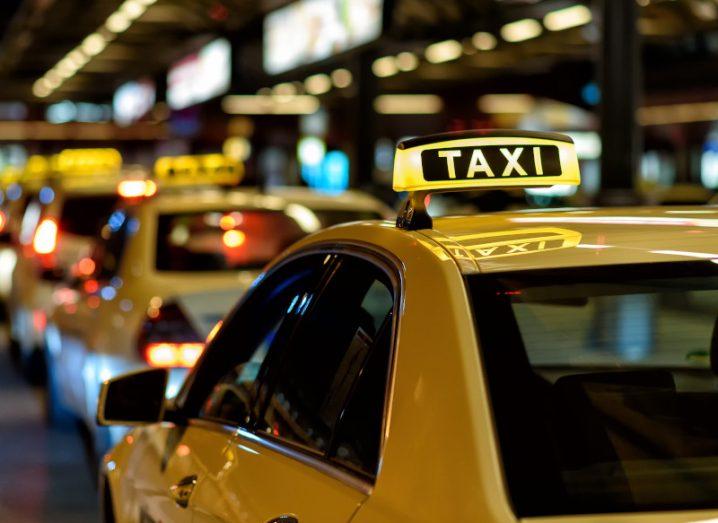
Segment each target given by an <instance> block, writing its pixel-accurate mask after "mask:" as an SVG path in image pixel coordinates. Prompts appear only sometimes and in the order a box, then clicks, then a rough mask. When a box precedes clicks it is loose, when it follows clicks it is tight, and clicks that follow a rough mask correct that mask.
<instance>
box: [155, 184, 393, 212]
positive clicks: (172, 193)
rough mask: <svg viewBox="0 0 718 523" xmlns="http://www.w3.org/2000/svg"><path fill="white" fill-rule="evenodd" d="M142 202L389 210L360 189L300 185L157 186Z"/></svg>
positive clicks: (181, 207)
mask: <svg viewBox="0 0 718 523" xmlns="http://www.w3.org/2000/svg"><path fill="white" fill-rule="evenodd" d="M143 204H144V205H147V206H149V207H151V208H155V209H157V210H158V211H159V212H175V211H178V212H181V211H189V210H194V209H210V208H212V207H215V208H225V207H227V208H233V207H236V208H245V209H247V208H249V209H269V210H284V209H286V208H287V206H288V205H290V204H298V205H302V206H305V207H308V208H310V209H314V210H320V209H321V210H345V211H373V212H376V213H379V214H382V215H386V214H387V213H388V212H390V210H389V209H388V207H386V206H385V205H384V204H382V203H381V202H380V201H379V200H377V199H376V198H374V197H372V196H370V195H367V194H365V193H361V192H359V191H351V194H349V195H346V194H342V195H336V196H333V195H330V194H323V193H319V192H317V191H312V190H310V189H301V188H297V189H290V188H277V189H270V190H267V191H259V190H258V189H256V188H252V187H248V188H234V189H223V188H218V187H201V186H200V187H186V188H181V187H176V188H160V190H159V191H158V193H157V194H156V195H155V196H153V197H151V198H148V199H147V200H146V201H145V202H143Z"/></svg>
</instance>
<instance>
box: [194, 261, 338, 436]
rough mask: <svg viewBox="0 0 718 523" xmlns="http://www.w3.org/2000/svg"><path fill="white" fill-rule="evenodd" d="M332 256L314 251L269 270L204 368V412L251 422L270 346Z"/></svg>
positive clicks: (309, 294) (217, 342) (280, 339)
mask: <svg viewBox="0 0 718 523" xmlns="http://www.w3.org/2000/svg"><path fill="white" fill-rule="evenodd" d="M331 261H332V257H331V256H326V255H312V256H306V257H302V258H300V259H299V260H296V261H293V262H290V263H288V264H286V265H285V266H282V267H280V268H279V269H277V271H276V272H274V273H272V274H270V275H269V276H268V277H267V278H266V279H265V280H263V281H262V282H261V284H260V285H259V286H258V287H257V289H256V290H255V291H254V292H253V293H252V295H251V296H250V298H249V300H248V301H247V302H246V303H245V304H244V305H243V306H242V307H241V308H240V309H239V310H238V311H237V312H236V313H235V314H234V315H233V316H232V317H231V318H230V319H229V320H228V321H227V322H226V324H225V325H224V326H223V328H222V330H221V331H220V334H219V335H218V337H217V338H216V340H215V341H214V342H213V344H212V346H211V349H210V351H209V354H208V357H207V358H206V363H205V362H203V363H202V365H203V368H202V369H200V375H201V376H203V378H202V380H200V383H201V382H202V381H204V382H205V383H207V384H208V386H207V387H205V388H209V391H208V393H207V392H200V394H201V395H205V396H206V399H205V400H204V401H203V403H202V406H201V408H200V412H199V417H201V418H204V419H210V420H213V421H218V422H221V423H224V424H229V425H238V426H244V427H247V426H248V425H249V423H250V420H251V417H252V413H253V411H254V408H255V404H256V402H257V398H258V392H259V378H260V375H261V374H260V372H261V371H262V369H263V367H264V366H265V365H264V364H265V361H266V360H267V356H268V354H269V351H270V348H272V347H275V349H276V347H278V346H280V345H282V344H283V343H284V342H285V338H286V334H285V335H284V337H283V336H280V333H281V331H282V330H283V329H284V330H286V329H287V328H289V326H290V325H291V324H292V322H293V321H294V319H295V318H296V312H297V310H298V306H297V304H300V303H303V302H307V301H308V300H311V299H312V298H313V295H314V290H315V288H316V286H317V285H318V284H319V281H320V280H321V278H322V276H323V274H324V271H325V270H326V268H327V267H328V266H329V265H330V263H331Z"/></svg>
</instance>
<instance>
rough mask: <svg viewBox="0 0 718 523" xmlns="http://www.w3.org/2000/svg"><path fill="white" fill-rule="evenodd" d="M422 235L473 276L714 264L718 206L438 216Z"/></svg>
mask: <svg viewBox="0 0 718 523" xmlns="http://www.w3.org/2000/svg"><path fill="white" fill-rule="evenodd" d="M422 233H424V234H425V235H426V236H427V237H430V238H432V239H433V240H434V241H436V242H437V243H439V244H440V245H442V246H443V247H444V248H445V249H446V250H447V252H449V253H450V254H451V255H452V256H453V257H455V258H456V260H457V261H458V262H459V263H460V266H461V268H462V271H463V272H465V273H467V274H470V273H473V272H508V271H520V270H529V269H541V268H543V269H548V268H561V267H580V266H585V265H616V264H623V263H643V262H646V263H651V262H658V261H680V260H681V259H683V260H687V259H712V258H716V257H718V256H716V255H715V254H713V253H712V252H711V249H710V248H707V247H706V246H708V245H712V244H713V243H714V242H715V241H716V240H718V207H709V206H706V207H700V206H699V207H696V206H693V207H688V206H687V207H640V208H604V209H566V210H558V211H555V210H551V211H522V212H506V213H503V212H502V213H495V214H484V215H477V216H457V217H447V218H438V219H435V220H434V228H433V229H431V230H426V231H422Z"/></svg>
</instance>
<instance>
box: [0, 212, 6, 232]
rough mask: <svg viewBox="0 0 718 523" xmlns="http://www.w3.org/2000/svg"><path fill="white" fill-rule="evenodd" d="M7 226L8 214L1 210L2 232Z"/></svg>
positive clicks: (0, 222) (0, 223)
mask: <svg viewBox="0 0 718 523" xmlns="http://www.w3.org/2000/svg"><path fill="white" fill-rule="evenodd" d="M6 227H7V214H5V212H4V211H0V232H3V231H4V230H5V228H6Z"/></svg>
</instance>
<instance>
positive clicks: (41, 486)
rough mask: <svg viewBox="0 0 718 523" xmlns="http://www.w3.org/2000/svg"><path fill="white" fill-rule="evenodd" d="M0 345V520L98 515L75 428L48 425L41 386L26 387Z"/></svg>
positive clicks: (79, 519)
mask: <svg viewBox="0 0 718 523" xmlns="http://www.w3.org/2000/svg"><path fill="white" fill-rule="evenodd" d="M4 339H5V336H3V340H2V341H3V342H2V343H0V523H41V522H42V523H44V522H47V523H50V522H52V523H85V522H97V521H99V520H100V518H99V510H98V501H97V492H96V488H95V480H94V478H93V474H92V469H91V466H90V461H89V459H88V457H87V454H86V452H85V446H84V444H83V439H82V437H81V434H80V432H79V430H78V429H77V427H75V426H74V425H69V426H66V427H62V428H49V427H48V426H47V424H46V423H45V419H44V412H43V392H42V389H40V388H36V387H32V386H30V385H28V384H27V383H26V382H25V381H24V380H23V378H22V377H21V376H20V374H19V372H18V371H17V370H16V369H15V368H14V366H13V365H12V363H11V361H10V357H9V355H8V353H7V343H5V342H4Z"/></svg>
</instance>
